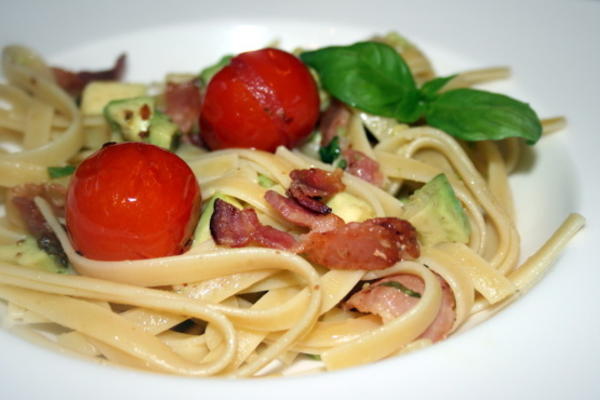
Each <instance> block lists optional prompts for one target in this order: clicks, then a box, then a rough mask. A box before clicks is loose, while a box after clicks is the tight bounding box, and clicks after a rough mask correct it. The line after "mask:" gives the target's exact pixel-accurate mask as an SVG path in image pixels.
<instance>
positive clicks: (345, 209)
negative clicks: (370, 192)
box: [327, 192, 375, 223]
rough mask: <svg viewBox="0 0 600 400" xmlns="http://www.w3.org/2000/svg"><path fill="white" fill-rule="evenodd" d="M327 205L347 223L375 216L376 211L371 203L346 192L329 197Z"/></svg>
mask: <svg viewBox="0 0 600 400" xmlns="http://www.w3.org/2000/svg"><path fill="white" fill-rule="evenodd" d="M327 206H328V207H329V208H331V212H333V213H334V214H335V215H337V216H338V217H340V218H341V219H343V220H344V222H346V223H349V222H362V221H366V220H368V219H369V218H374V217H375V211H373V208H372V207H371V206H370V205H369V203H367V202H366V201H364V200H363V199H359V198H358V197H356V196H353V195H351V194H350V193H346V192H340V193H336V194H335V195H334V196H333V197H332V198H331V199H329V201H328V202H327Z"/></svg>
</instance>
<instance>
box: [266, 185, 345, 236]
mask: <svg viewBox="0 0 600 400" xmlns="http://www.w3.org/2000/svg"><path fill="white" fill-rule="evenodd" d="M265 200H266V201H267V203H269V204H270V205H271V207H273V208H274V209H275V210H276V211H277V212H278V213H279V214H280V215H281V216H282V217H284V218H285V219H287V220H288V221H290V222H291V223H293V224H296V225H298V226H303V227H305V228H310V230H311V231H313V232H324V231H329V230H332V229H334V228H337V227H340V226H343V225H344V220H342V219H341V218H340V217H338V216H337V215H335V214H317V213H314V212H312V211H310V210H309V209H307V208H304V207H302V206H301V205H300V204H299V203H297V202H296V201H294V200H293V199H290V198H288V197H285V196H282V195H280V194H279V193H277V192H275V191H273V190H267V192H266V193H265Z"/></svg>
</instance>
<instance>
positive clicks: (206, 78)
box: [199, 54, 233, 86]
mask: <svg viewBox="0 0 600 400" xmlns="http://www.w3.org/2000/svg"><path fill="white" fill-rule="evenodd" d="M232 58H233V56H232V55H231V54H226V55H224V56H223V57H221V59H220V60H219V61H217V62H216V63H215V64H213V65H209V66H208V67H206V68H204V69H203V70H202V71H200V75H199V77H200V80H201V81H202V83H203V84H204V85H205V86H206V85H208V82H210V80H211V79H212V78H213V76H215V75H216V74H217V72H219V71H220V70H222V69H223V68H224V67H226V66H227V64H229V62H230V61H231V59H232Z"/></svg>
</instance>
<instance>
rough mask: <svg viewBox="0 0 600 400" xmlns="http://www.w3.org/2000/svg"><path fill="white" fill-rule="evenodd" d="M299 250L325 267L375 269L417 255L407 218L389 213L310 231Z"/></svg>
mask: <svg viewBox="0 0 600 400" xmlns="http://www.w3.org/2000/svg"><path fill="white" fill-rule="evenodd" d="M299 252H301V253H304V254H305V255H306V257H307V258H308V259H309V260H311V261H312V262H316V263H318V264H321V265H325V266H327V267H328V268H333V269H366V270H374V269H383V268H387V267H390V266H392V265H394V264H395V263H397V262H398V261H400V260H403V259H406V258H416V257H418V256H419V245H418V242H417V235H416V231H415V229H414V227H413V226H412V225H411V224H410V223H409V222H408V221H404V220H401V219H398V218H393V217H389V218H372V219H369V220H367V221H364V222H350V223H348V224H344V225H342V226H339V227H336V228H334V229H332V230H328V231H321V232H316V231H311V232H310V233H309V234H308V235H306V236H305V237H304V238H303V240H302V243H301V250H299Z"/></svg>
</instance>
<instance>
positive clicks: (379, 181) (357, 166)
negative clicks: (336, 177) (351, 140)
mask: <svg viewBox="0 0 600 400" xmlns="http://www.w3.org/2000/svg"><path fill="white" fill-rule="evenodd" d="M342 155H343V156H344V159H345V160H346V161H347V162H348V166H347V167H346V172H348V173H350V174H352V175H354V176H357V177H359V178H361V179H363V180H365V181H367V182H369V183H372V184H373V185H375V186H379V187H381V186H382V185H383V174H382V173H381V171H380V169H379V163H378V162H377V161H375V160H373V159H372V158H371V157H369V156H367V155H366V154H365V153H363V152H361V151H358V150H353V149H346V150H344V151H342Z"/></svg>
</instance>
